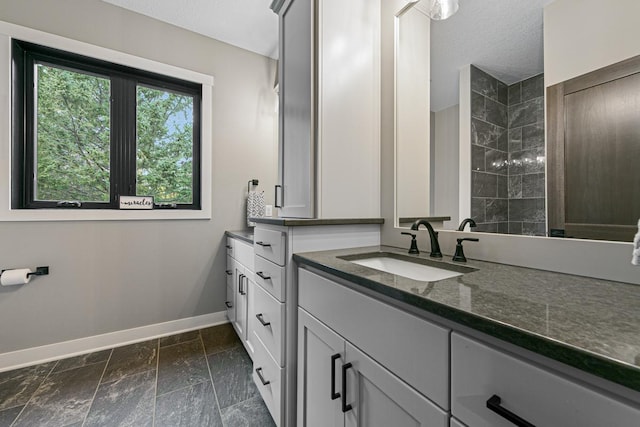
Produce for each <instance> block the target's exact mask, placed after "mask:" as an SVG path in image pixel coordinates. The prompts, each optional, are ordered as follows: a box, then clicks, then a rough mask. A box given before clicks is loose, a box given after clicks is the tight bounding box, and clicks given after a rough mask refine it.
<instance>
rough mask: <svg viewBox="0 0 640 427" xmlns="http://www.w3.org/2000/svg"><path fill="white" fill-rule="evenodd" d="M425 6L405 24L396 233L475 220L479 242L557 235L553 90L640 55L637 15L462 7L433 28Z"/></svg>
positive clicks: (529, 5) (549, 0)
mask: <svg viewBox="0 0 640 427" xmlns="http://www.w3.org/2000/svg"><path fill="white" fill-rule="evenodd" d="M423 3H426V2H425V1H424V0H422V1H419V2H417V3H409V4H407V6H406V7H405V8H403V9H402V10H401V11H400V12H398V14H397V15H396V32H395V35H396V50H395V70H396V75H395V78H396V82H395V83H396V94H395V95H396V96H395V102H396V104H395V114H396V129H395V138H396V140H395V150H396V165H395V167H396V225H399V226H407V225H408V222H406V221H402V220H401V218H406V217H431V218H434V217H436V219H439V220H440V221H437V220H436V221H434V226H436V227H438V226H440V228H444V229H456V228H457V227H458V225H459V223H460V221H461V220H462V219H464V218H467V217H472V218H474V219H476V222H478V227H477V228H476V229H474V231H482V232H493V233H504V234H507V233H509V234H524V235H536V236H545V235H547V197H546V196H547V195H546V186H547V184H546V182H547V176H546V163H547V156H546V153H545V135H546V132H545V96H544V95H545V90H546V87H549V86H552V85H554V84H558V83H561V82H564V81H566V80H569V79H572V78H575V77H577V76H580V75H583V74H586V73H588V72H590V71H594V70H596V69H600V68H602V67H605V66H607V65H610V64H613V63H617V62H619V61H622V60H623V59H627V58H629V57H632V56H635V55H638V54H640V46H637V43H635V45H636V46H633V43H632V42H631V41H629V42H627V41H626V39H628V38H630V37H629V35H628V34H627V35H625V34H626V33H625V31H627V32H628V31H629V29H630V28H634V25H633V23H632V22H631V20H630V18H626V16H628V15H630V14H633V13H635V12H634V11H637V10H638V6H637V5H636V4H635V2H634V1H633V0H614V2H613V3H615V4H612V5H611V7H608V8H607V13H604V14H602V13H601V12H602V11H601V10H600V12H598V7H597V3H596V2H595V0H587V1H582V2H577V1H575V0H555V1H553V0H486V1H482V2H472V1H468V0H461V1H460V8H459V11H458V13H456V14H455V15H454V16H453V17H451V18H449V19H447V20H444V21H430V20H429V19H428V18H427V16H426V13H425V10H424V7H425V5H424V4H423ZM625 10H626V11H625ZM543 20H544V31H543ZM594 28H597V30H594ZM425 32H428V35H423V34H424V33H425ZM592 33H593V34H592ZM636 33H637V32H636ZM636 33H634V34H636ZM623 35H625V36H624V37H623ZM544 37H546V38H547V40H544ZM621 39H625V40H621ZM631 39H633V37H631ZM589 43H591V45H589ZM543 47H544V48H546V49H547V52H544V51H543ZM421 49H424V50H426V51H428V52H430V54H429V56H428V57H427V58H425V55H424V51H423V50H421ZM545 60H546V61H547V63H546V64H545V63H544V61H545ZM425 63H426V64H427V65H425ZM408 64H414V67H411V66H410V65H408ZM407 69H408V70H407ZM424 75H426V76H428V79H429V80H430V87H429V88H428V93H429V106H428V107H427V108H425V107H424V105H422V104H421V103H420V102H419V100H420V99H421V98H420V97H421V95H422V94H424V86H423V85H424V79H425V78H424V77H422V78H421V77H420V76H424ZM416 116H419V119H418V118H417V117H416ZM425 117H428V118H429V119H428V120H425V119H424V118H425ZM416 121H418V122H420V123H419V124H418V125H416V124H415V122H416ZM412 126H413V128H412ZM426 128H428V130H427V129H426ZM416 133H417V135H416ZM426 138H428V140H429V143H428V144H426V147H424V146H423V145H421V144H424V140H425V139H426ZM638 215H639V216H640V212H639V213H638ZM443 217H444V218H443ZM446 217H451V220H448V221H446V220H445V221H444V222H442V220H443V219H446Z"/></svg>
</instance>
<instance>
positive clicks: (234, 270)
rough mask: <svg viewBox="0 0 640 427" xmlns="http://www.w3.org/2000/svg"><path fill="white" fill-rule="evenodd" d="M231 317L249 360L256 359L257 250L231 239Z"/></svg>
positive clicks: (229, 262)
mask: <svg viewBox="0 0 640 427" xmlns="http://www.w3.org/2000/svg"><path fill="white" fill-rule="evenodd" d="M226 247H227V268H226V270H225V275H226V276H227V299H226V301H225V305H226V306H227V317H228V318H229V321H230V322H231V324H232V325H233V327H234V329H235V330H236V333H237V334H238V337H240V339H241V341H242V344H243V345H244V346H245V348H246V349H247V352H248V353H249V356H251V358H253V356H254V343H253V341H254V339H253V336H252V334H251V333H250V330H251V329H252V327H253V322H252V318H251V314H253V311H254V310H253V305H254V298H255V297H254V293H255V290H254V287H255V279H254V271H253V270H254V267H253V262H254V254H253V246H251V245H250V244H249V243H246V242H244V241H242V240H239V239H234V238H231V237H227V245H226Z"/></svg>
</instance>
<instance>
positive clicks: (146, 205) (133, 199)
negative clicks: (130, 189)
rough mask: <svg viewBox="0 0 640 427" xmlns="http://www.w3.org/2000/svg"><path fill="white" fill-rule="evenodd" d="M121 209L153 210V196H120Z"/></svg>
mask: <svg viewBox="0 0 640 427" xmlns="http://www.w3.org/2000/svg"><path fill="white" fill-rule="evenodd" d="M119 200H120V209H129V210H132V209H135V210H138V209H153V196H120V197H119Z"/></svg>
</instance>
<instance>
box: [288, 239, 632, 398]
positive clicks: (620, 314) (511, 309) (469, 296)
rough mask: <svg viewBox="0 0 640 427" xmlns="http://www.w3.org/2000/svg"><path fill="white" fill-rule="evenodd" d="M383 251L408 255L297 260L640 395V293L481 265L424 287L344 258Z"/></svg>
mask: <svg viewBox="0 0 640 427" xmlns="http://www.w3.org/2000/svg"><path fill="white" fill-rule="evenodd" d="M380 251H383V252H391V253H396V254H401V255H403V256H404V255H407V251H406V250H401V249H398V248H393V247H387V246H376V247H368V248H355V249H342V250H333V251H322V252H307V253H299V254H295V255H294V260H295V261H296V262H298V263H299V264H307V265H309V266H312V267H315V268H317V269H319V270H321V271H323V272H326V273H330V274H333V275H335V276H338V277H341V278H343V279H346V280H349V281H351V282H353V283H354V285H355V287H356V288H357V287H358V286H362V287H364V288H368V289H369V290H371V291H374V292H376V293H380V294H383V295H385V296H386V297H391V298H394V299H396V300H399V301H402V302H404V303H407V304H410V305H412V306H414V307H417V308H420V309H423V310H427V311H428V312H431V313H433V314H436V315H439V316H442V317H444V318H447V319H449V320H452V321H455V322H457V323H459V324H462V325H464V326H467V327H470V328H473V329H475V330H478V331H480V332H484V333H486V334H488V335H491V336H494V337H496V338H499V339H502V340H504V341H507V342H510V343H512V344H515V345H518V346H520V347H524V348H526V349H528V350H531V351H534V352H536V353H538V354H542V355H543V356H546V357H549V358H551V359H555V360H557V361H560V362H563V363H566V364H568V365H571V366H574V367H576V368H578V369H581V370H583V371H586V372H589V373H591V374H594V375H597V376H600V377H602V378H605V379H608V380H611V381H614V382H617V383H619V384H622V385H624V386H626V387H629V388H631V389H634V390H636V391H640V286H638V285H631V284H625V283H619V282H611V281H606V280H599V279H592V278H587V277H581V276H572V275H568V274H562V273H554V272H550V271H543V270H535V269H530V268H523V267H515V266H510V265H505V264H497V263H490V262H483V261H476V260H469V261H468V262H467V263H466V264H462V265H466V266H468V267H474V268H476V269H477V271H473V272H470V273H466V274H464V275H463V276H460V277H455V278H451V279H445V280H440V281H437V282H420V281H416V280H412V279H407V278H404V277H402V276H397V275H394V274H389V273H385V272H382V271H379V270H374V269H371V268H368V267H363V266H360V265H357V264H354V263H352V262H350V261H347V260H344V259H342V258H339V257H342V256H349V255H357V254H365V253H372V252H380ZM410 256H412V257H416V255H410ZM417 257H418V258H422V259H427V260H429V259H430V258H429V254H428V253H427V254H420V255H419V256H417ZM430 260H431V261H434V260H433V259H430ZM435 262H438V263H448V264H453V263H452V262H451V258H450V257H447V256H445V258H444V259H443V260H442V261H435ZM456 265H459V264H456Z"/></svg>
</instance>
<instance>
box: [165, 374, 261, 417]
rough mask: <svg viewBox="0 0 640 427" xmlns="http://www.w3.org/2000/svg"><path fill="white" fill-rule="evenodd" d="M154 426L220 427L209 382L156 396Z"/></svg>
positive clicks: (216, 407)
mask: <svg viewBox="0 0 640 427" xmlns="http://www.w3.org/2000/svg"><path fill="white" fill-rule="evenodd" d="M155 425H156V427H162V426H167V427H182V426H184V427H192V426H199V427H218V426H220V427H222V425H223V424H222V420H221V418H220V411H218V405H217V403H216V397H215V394H214V392H213V386H212V385H211V381H206V382H203V383H200V384H195V385H192V386H190V387H186V388H182V389H180V390H176V391H173V392H171V393H167V394H164V395H162V396H158V399H157V400H156V423H155ZM265 425H266V424H265Z"/></svg>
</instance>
